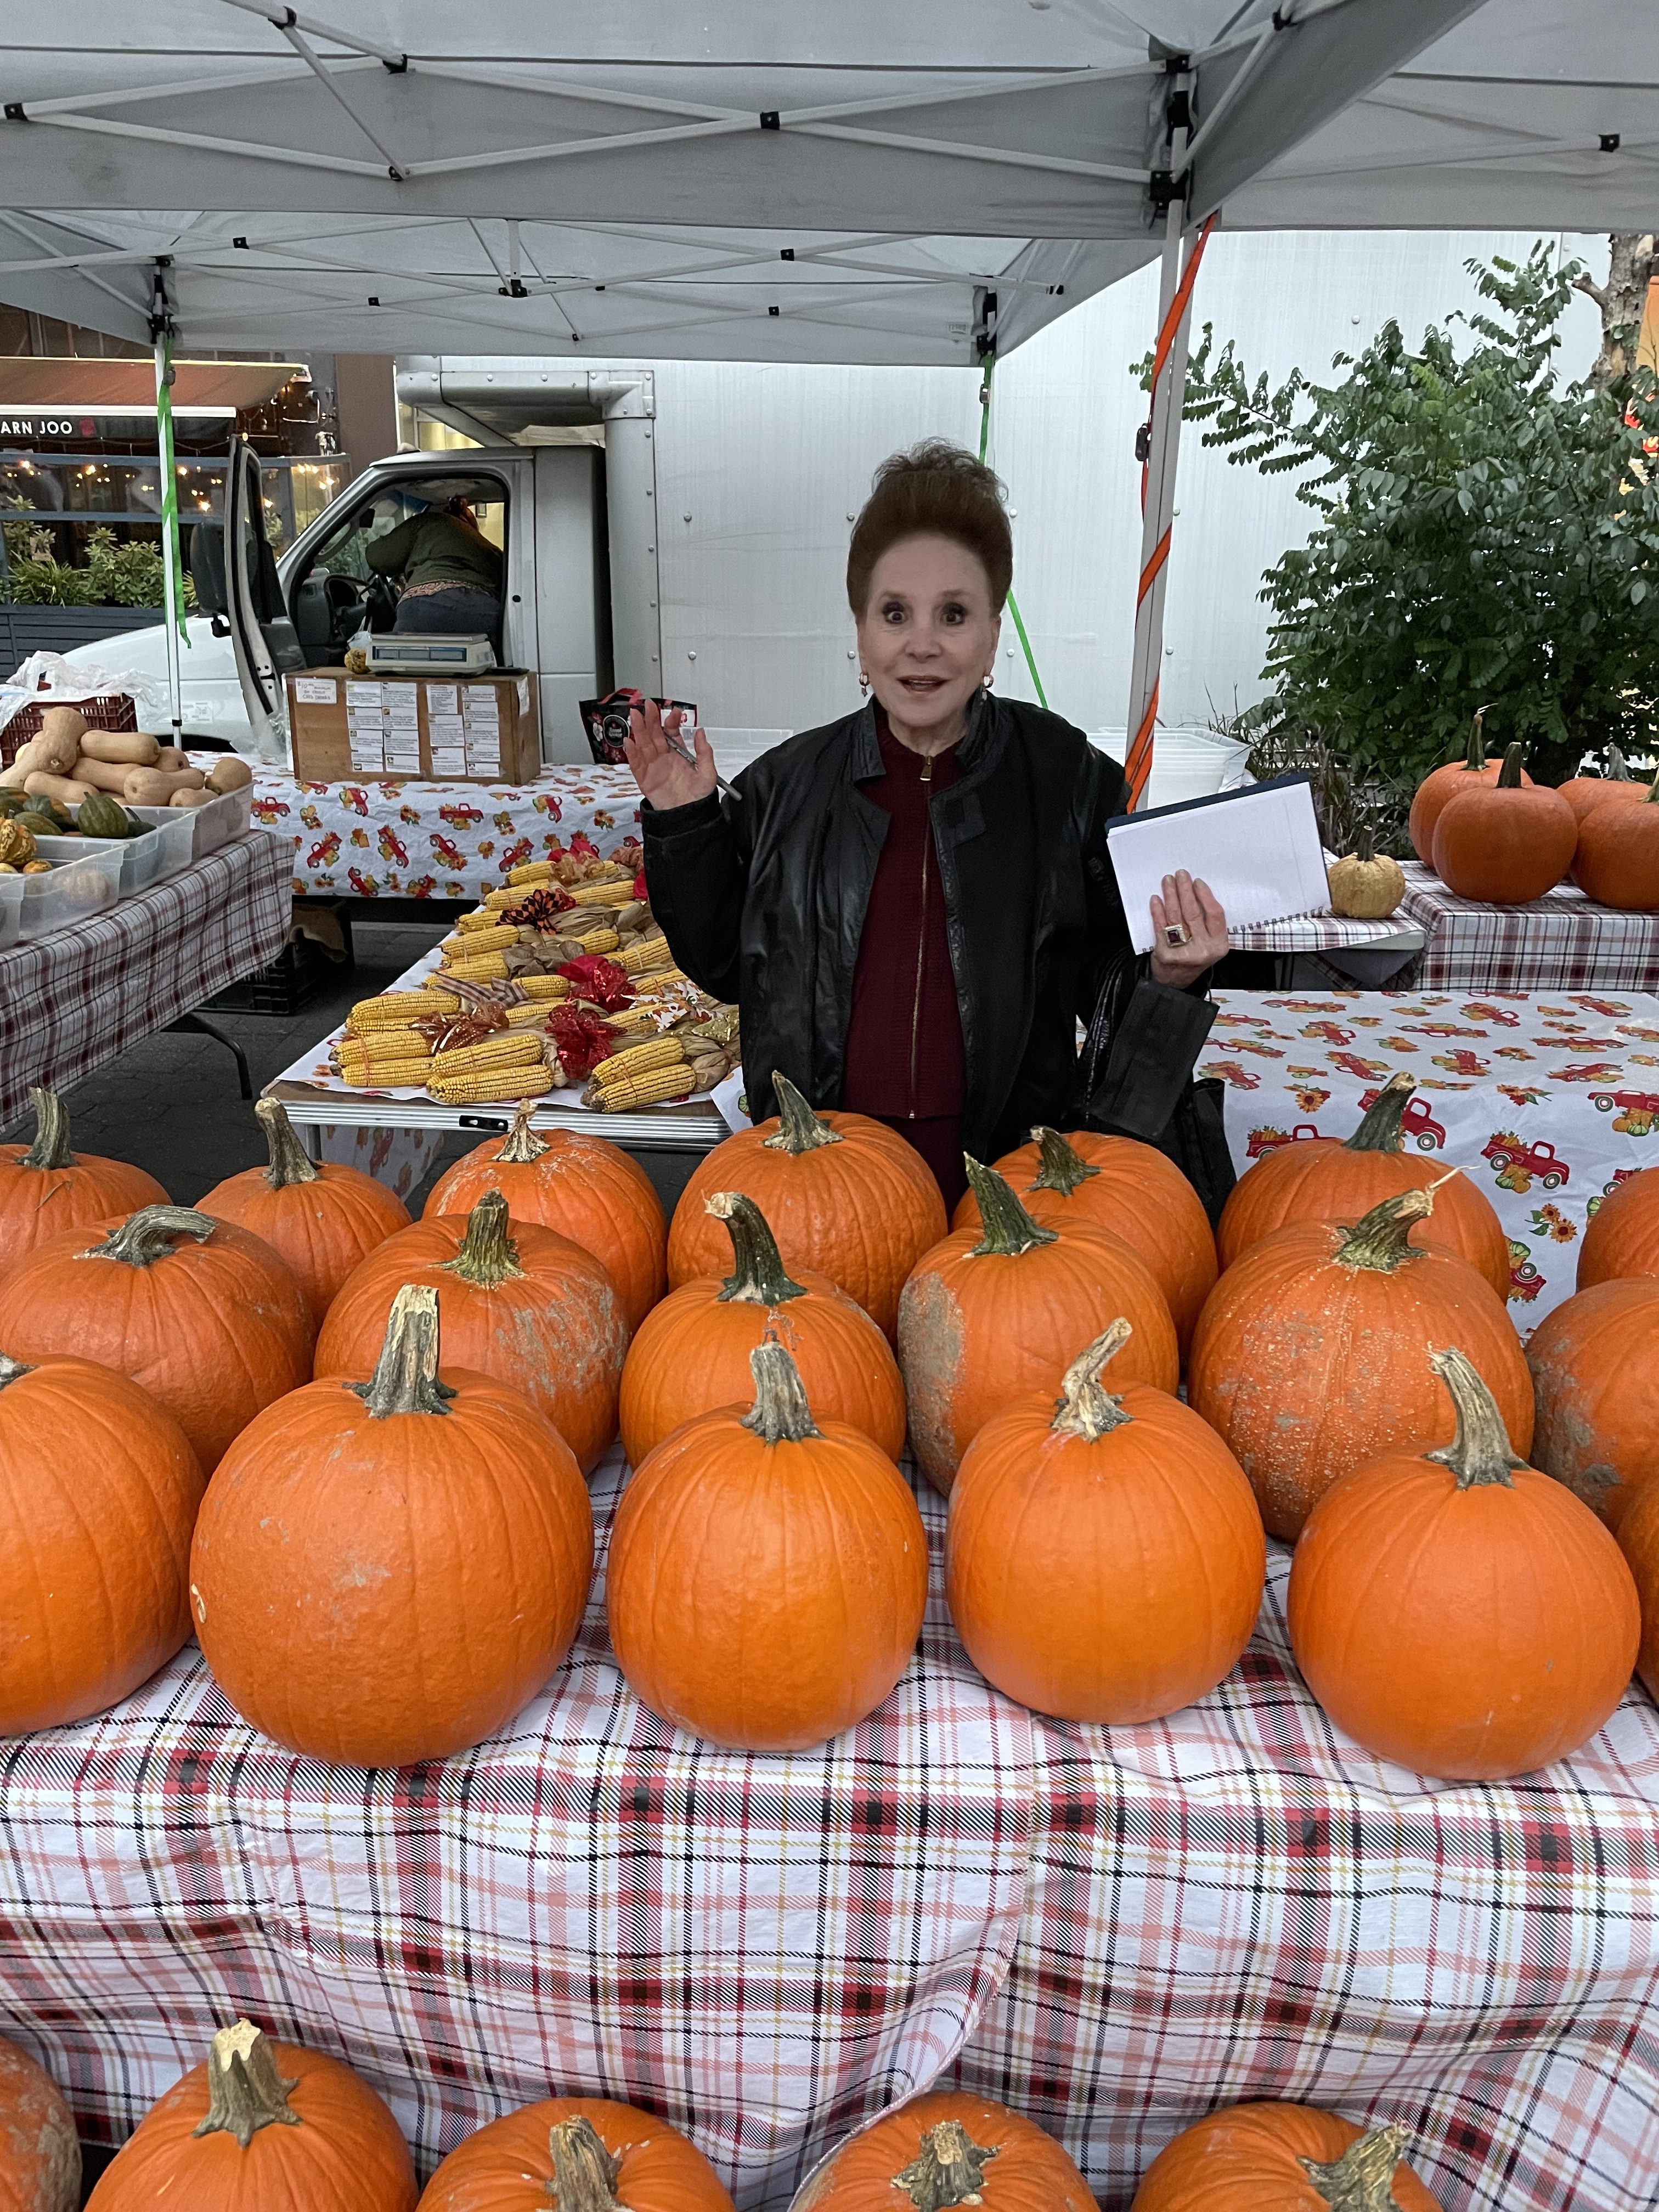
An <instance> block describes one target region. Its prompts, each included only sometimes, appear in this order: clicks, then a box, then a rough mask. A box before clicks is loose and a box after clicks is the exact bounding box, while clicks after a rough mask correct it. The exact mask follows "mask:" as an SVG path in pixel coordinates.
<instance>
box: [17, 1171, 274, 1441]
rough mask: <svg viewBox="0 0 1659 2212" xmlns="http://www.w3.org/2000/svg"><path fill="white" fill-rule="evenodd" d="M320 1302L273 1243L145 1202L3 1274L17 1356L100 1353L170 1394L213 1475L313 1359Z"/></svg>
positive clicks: (153, 1389) (158, 1394)
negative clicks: (234, 1442) (234, 1443)
mask: <svg viewBox="0 0 1659 2212" xmlns="http://www.w3.org/2000/svg"><path fill="white" fill-rule="evenodd" d="M313 1334H314V1328H313V1322H312V1318H311V1308H310V1306H309V1304H307V1300H306V1295H305V1292H304V1291H302V1290H301V1288H300V1285H299V1284H298V1282H297V1281H296V1280H295V1276H294V1273H293V1270H292V1269H291V1268H290V1267H289V1266H288V1265H287V1263H286V1262H285V1261H283V1260H282V1259H280V1258H279V1257H278V1256H277V1255H276V1253H275V1252H273V1251H272V1250H271V1249H270V1245H269V1244H267V1243H265V1242H264V1238H263V1237H254V1236H252V1235H251V1234H250V1233H249V1232H248V1231H246V1229H239V1228H238V1227H237V1226H236V1225H235V1224H234V1222H230V1221H215V1220H213V1219H211V1218H210V1217H209V1216H208V1215H207V1214H205V1213H200V1212H196V1211H195V1210H193V1209H192V1208H191V1207H189V1206H141V1207H140V1208H139V1210H138V1212H137V1213H135V1214H132V1215H131V1216H130V1217H129V1218H127V1219H126V1220H125V1221H100V1222H98V1223H95V1224H94V1225H92V1226H90V1227H88V1228H80V1229H74V1230H71V1231H69V1232H68V1233H67V1234H66V1235H64V1236H61V1237H49V1238H48V1239H47V1240H46V1243H44V1244H39V1245H37V1246H36V1247H35V1249H34V1250H33V1252H31V1253H30V1254H29V1255H27V1258H25V1259H23V1260H22V1261H20V1262H19V1263H18V1265H17V1266H16V1267H14V1268H13V1269H12V1270H11V1272H10V1273H9V1274H8V1275H6V1276H5V1277H4V1278H3V1279H0V1344H3V1345H4V1346H6V1347H7V1348H8V1350H9V1352H11V1354H12V1356H13V1358H16V1359H22V1360H33V1359H38V1358H48V1357H51V1356H53V1355H59V1356H70V1357H76V1358H82V1359H92V1360H95V1361H96V1362H97V1364H99V1365H100V1367H113V1368H115V1369H116V1370H118V1372H120V1373H121V1374H124V1375H129V1376H131V1378H132V1380H133V1381H134V1382H135V1383H137V1384H138V1385H139V1386H140V1387H141V1388H142V1389H145V1390H148V1391H149V1394H150V1395H151V1396H152V1397H153V1398H156V1399H159V1400H160V1401H161V1404H162V1405H163V1406H165V1407H167V1411H168V1413H171V1414H172V1415H173V1419H175V1420H176V1421H177V1422H178V1424H179V1427H180V1428H181V1429H182V1430H183V1431H184V1432H185V1435H186V1436H187V1437H189V1438H190V1441H191V1447H192V1449H194V1451H195V1453H196V1456H197V1459H198V1460H200V1462H202V1468H203V1471H204V1473H205V1474H211V1473H212V1472H213V1469H214V1468H216V1466H217V1465H218V1464H219V1460H220V1456H221V1455H222V1452H223V1451H224V1449H225V1447H226V1446H227V1445H228V1443H229V1442H230V1440H231V1438H232V1437H234V1436H237V1435H239V1434H240V1431H242V1430H243V1429H245V1428H246V1426H247V1425H248V1423H249V1422H250V1421H251V1420H252V1419H253V1416H254V1415H255V1414H256V1413H258V1412H259V1410H260V1408H261V1407H264V1406H269V1405H270V1403H271V1401H273V1400H274V1399H276V1398H280V1397H282V1396H283V1395H285V1394H286V1393H287V1392H288V1391H289V1390H292V1389H296V1388H297V1387H298V1385H299V1384H300V1383H303V1382H304V1381H305V1379H306V1375H307V1371H308V1370H309V1368H310V1365H311V1346H312V1338H313Z"/></svg>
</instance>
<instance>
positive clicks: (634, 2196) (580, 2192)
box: [420, 2097, 733, 2212]
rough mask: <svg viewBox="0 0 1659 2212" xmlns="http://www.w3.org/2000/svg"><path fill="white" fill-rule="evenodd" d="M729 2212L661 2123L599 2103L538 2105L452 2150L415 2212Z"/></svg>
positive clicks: (689, 2148) (710, 2170) (723, 2197)
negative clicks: (555, 2210) (539, 2209)
mask: <svg viewBox="0 0 1659 2212" xmlns="http://www.w3.org/2000/svg"><path fill="white" fill-rule="evenodd" d="M538 2205H541V2206H545V2207H547V2208H548V2209H549V2212H551V2208H552V2207H553V2206H555V2205H557V2207H558V2208H559V2212H623V2207H626V2208H627V2212H733V2207H732V2199H731V2197H730V2196H729V2195H728V2194H727V2193H726V2190H725V2189H724V2188H723V2187H722V2186H721V2184H720V2177H719V2175H718V2174H717V2173H716V2172H714V2167H713V2166H710V2164H709V2163H708V2160H707V2159H706V2158H705V2157H704V2156H703V2154H702V2152H701V2151H700V2150H699V2149H698V2148H697V2147H696V2144H695V2143H690V2142H687V2141H686V2139H685V2137H684V2136H683V2135H681V2134H680V2133H679V2132H678V2130H676V2129H674V2128H671V2127H670V2126H669V2124H668V2123H667V2121H666V2120H659V2119H655V2118H653V2117H652V2115H651V2114H650V2113H649V2112H641V2111H640V2110H639V2109H638V2108H637V2106H633V2105H617V2104H612V2103H611V2100H609V2099H608V2098H605V2097H546V2098H544V2099H543V2100H542V2101H541V2103H540V2104H538V2105H526V2106H525V2107H524V2108H523V2110H522V2111H520V2112H508V2113H507V2116H506V2118H503V2119H499V2120H492V2121H491V2122H490V2123H489V2125H488V2127H483V2128H480V2129H479V2130H478V2132H477V2135H475V2136H468V2137H467V2139H466V2141H465V2142H464V2143H461V2144H460V2145H459V2146H458V2148H455V2149H454V2150H453V2151H451V2152H450V2154H449V2156H448V2157H447V2159H445V2160H444V2161H443V2164H442V2165H441V2166H440V2167H439V2168H438V2171H437V2172H435V2174H434V2175H433V2177H432V2179H431V2180H430V2181H428V2184H427V2185H426V2193H425V2195H424V2196H423V2197H422V2199H421V2207H420V2212H536V2208H537V2206H538Z"/></svg>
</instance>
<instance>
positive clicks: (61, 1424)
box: [0, 1354, 203, 2203]
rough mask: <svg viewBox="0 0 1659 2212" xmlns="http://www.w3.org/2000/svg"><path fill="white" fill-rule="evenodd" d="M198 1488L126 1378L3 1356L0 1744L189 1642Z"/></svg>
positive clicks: (76, 1363) (167, 1433)
mask: <svg viewBox="0 0 1659 2212" xmlns="http://www.w3.org/2000/svg"><path fill="white" fill-rule="evenodd" d="M202 1488H203V1476H202V1470H201V1468H200V1466H199V1465H198V1464H197V1458H196V1455H195V1453H194V1452H193V1451H192V1450H191V1448H190V1445H189V1443H188V1442H187V1440H186V1438H185V1432H184V1431H183V1430H182V1429H181V1428H180V1427H179V1424H178V1422H177V1421H175V1420H174V1419H173V1416H172V1414H171V1413H167V1410H166V1409H165V1408H164V1407H162V1406H161V1405H160V1404H158V1403H157V1401H155V1399H154V1398H152V1397H151V1396H150V1395H149V1393H148V1392H147V1391H143V1390H141V1389H139V1388H138V1386H137V1383H130V1382H129V1381H128V1380H127V1378H126V1376H125V1375H119V1374H116V1373H114V1372H112V1370H110V1369H109V1368H107V1367H95V1366H94V1364H92V1362H91V1361H90V1360H88V1359H64V1358H46V1359H42V1360H40V1361H39V1362H38V1363H36V1364H30V1365H24V1364H21V1363H20V1362H19V1361H16V1360H14V1359H8V1358H5V1357H4V1355H3V1354H0V1620H4V1622H5V1624H6V1629H5V1636H4V1638H3V1641H0V1735H27V1734H29V1733H30V1732H31V1731H32V1730H33V1729H46V1728H58V1727H59V1726H61V1724H62V1723H64V1722H65V1721H76V1720H80V1719H82V1717H84V1716H85V1715H87V1714H88V1713H101V1712H103V1711H106V1710H107V1708H108V1707H109V1706H111V1705H118V1704H119V1702H120V1700H121V1699H123V1698H125V1697H126V1696H128V1695H129V1694H130V1693H131V1692H132V1691H134V1690H136V1689H137V1687H138V1686H139V1684H140V1683H141V1682H147V1681H148V1680H149V1678H150V1676H151V1675H152V1674H154V1673H155V1670H156V1668H158V1667H160V1666H162V1665H164V1664H165V1663H166V1662H167V1660H169V1659H171V1658H172V1656H173V1653H174V1652H175V1651H177V1650H179V1647H180V1646H181V1645H182V1644H185V1642H186V1641H187V1640H188V1638H189V1636H190V1603H189V1600H188V1597H187V1595H186V1586H187V1584H188V1582H189V1579H190V1577H189V1566H190V1532H191V1528H192V1527H193V1526H194V1524H195V1520H196V1509H197V1506H198V1505H199V1504H200V1503H201V1499H202ZM4 2201H5V2198H4V2193H3V2191H0V2203H4Z"/></svg>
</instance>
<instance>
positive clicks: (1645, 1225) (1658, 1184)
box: [1577, 1168, 1659, 1291]
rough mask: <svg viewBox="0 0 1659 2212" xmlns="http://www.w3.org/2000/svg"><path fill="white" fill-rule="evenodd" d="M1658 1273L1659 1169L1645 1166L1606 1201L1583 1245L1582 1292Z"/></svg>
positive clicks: (1590, 1224)
mask: <svg viewBox="0 0 1659 2212" xmlns="http://www.w3.org/2000/svg"><path fill="white" fill-rule="evenodd" d="M1627 1275H1659V1168H1644V1169H1642V1170H1640V1172H1639V1173H1638V1174H1636V1175H1633V1176H1632V1177H1631V1179H1630V1181H1629V1182H1621V1183H1620V1185H1619V1187H1618V1188H1617V1189H1616V1190H1613V1191H1609V1192H1608V1194H1607V1196H1606V1197H1605V1198H1604V1199H1603V1200H1601V1205H1600V1206H1597V1207H1596V1209H1595V1212H1594V1213H1593V1214H1591V1216H1590V1218H1589V1221H1588V1222H1587V1223H1586V1225H1585V1228H1584V1241H1583V1243H1582V1244H1581V1245H1580V1246H1579V1247H1578V1285H1577V1286H1578V1288H1579V1289H1580V1290H1581V1291H1588V1290H1589V1289H1590V1288H1591V1287H1592V1286H1593V1285H1595V1284H1596V1283H1614V1282H1618V1281H1619V1280H1620V1279H1621V1278H1622V1277H1625V1276H1627Z"/></svg>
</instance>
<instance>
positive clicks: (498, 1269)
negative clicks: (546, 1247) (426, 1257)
mask: <svg viewBox="0 0 1659 2212" xmlns="http://www.w3.org/2000/svg"><path fill="white" fill-rule="evenodd" d="M442 1264H443V1267H444V1269H445V1272H446V1273H448V1274H452V1275H459V1277H460V1279H461V1280H462V1281H463V1282H464V1283H476V1284H477V1286H478V1288H479V1289H480V1290H483V1291H494V1290H499V1289H500V1287H501V1285H502V1284H503V1283H512V1282H516V1281H517V1280H518V1279H519V1277H520V1275H522V1274H523V1273H524V1269H523V1268H522V1267H520V1265H519V1248H518V1246H517V1245H516V1244H515V1243H513V1239H512V1238H511V1237H509V1236H508V1234H507V1200H506V1199H505V1198H503V1197H502V1195H501V1192H500V1191H498V1190H487V1191H486V1192H485V1193H484V1194H483V1197H482V1198H481V1199H480V1200H478V1203H477V1205H476V1206H474V1207H473V1209H472V1211H471V1214H469V1215H468V1217H467V1224H466V1235H465V1237H463V1238H462V1239H461V1249H460V1250H459V1252H458V1253H457V1254H456V1255H455V1256H454V1258H453V1260H446V1261H443V1263H442Z"/></svg>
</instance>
